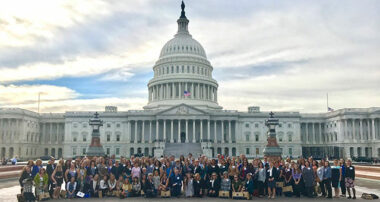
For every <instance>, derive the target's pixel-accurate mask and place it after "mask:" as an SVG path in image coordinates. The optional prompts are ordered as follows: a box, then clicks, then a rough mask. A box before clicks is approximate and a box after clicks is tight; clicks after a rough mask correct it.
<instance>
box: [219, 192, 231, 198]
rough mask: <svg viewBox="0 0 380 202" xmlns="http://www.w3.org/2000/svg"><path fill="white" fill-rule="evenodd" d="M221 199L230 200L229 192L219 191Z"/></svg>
mask: <svg viewBox="0 0 380 202" xmlns="http://www.w3.org/2000/svg"><path fill="white" fill-rule="evenodd" d="M219 198H230V192H229V191H219Z"/></svg>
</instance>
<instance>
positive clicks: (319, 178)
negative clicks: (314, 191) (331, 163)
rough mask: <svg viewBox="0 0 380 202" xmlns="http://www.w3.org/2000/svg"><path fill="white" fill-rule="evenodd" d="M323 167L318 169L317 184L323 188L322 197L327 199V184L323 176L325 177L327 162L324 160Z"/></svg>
mask: <svg viewBox="0 0 380 202" xmlns="http://www.w3.org/2000/svg"><path fill="white" fill-rule="evenodd" d="M320 165H321V166H319V167H318V168H317V175H316V182H318V184H319V186H320V187H321V192H322V195H321V196H322V197H326V189H325V184H324V183H323V176H324V170H325V161H324V160H323V159H322V160H321V163H320Z"/></svg>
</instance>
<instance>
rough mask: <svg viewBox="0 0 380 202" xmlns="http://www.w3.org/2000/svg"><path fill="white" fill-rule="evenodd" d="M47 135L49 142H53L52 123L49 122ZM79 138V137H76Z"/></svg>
mask: <svg viewBox="0 0 380 202" xmlns="http://www.w3.org/2000/svg"><path fill="white" fill-rule="evenodd" d="M49 134H50V135H49V137H50V139H49V141H50V144H51V143H52V142H53V141H52V138H53V123H50V129H49ZM78 138H79V137H78Z"/></svg>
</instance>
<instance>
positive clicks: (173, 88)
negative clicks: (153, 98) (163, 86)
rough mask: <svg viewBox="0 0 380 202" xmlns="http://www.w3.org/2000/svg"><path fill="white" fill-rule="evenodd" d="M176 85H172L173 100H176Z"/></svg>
mask: <svg viewBox="0 0 380 202" xmlns="http://www.w3.org/2000/svg"><path fill="white" fill-rule="evenodd" d="M175 92H176V91H175V84H174V83H172V99H174V98H175Z"/></svg>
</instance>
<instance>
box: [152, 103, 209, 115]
mask: <svg viewBox="0 0 380 202" xmlns="http://www.w3.org/2000/svg"><path fill="white" fill-rule="evenodd" d="M205 114H206V112H205V111H203V110H201V109H198V108H195V107H192V106H189V105H186V104H180V105H177V106H174V107H171V108H169V109H166V110H163V111H161V112H159V113H157V115H205Z"/></svg>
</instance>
